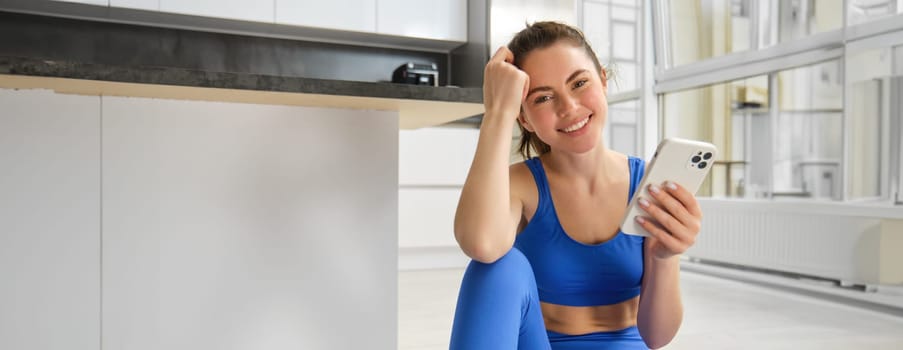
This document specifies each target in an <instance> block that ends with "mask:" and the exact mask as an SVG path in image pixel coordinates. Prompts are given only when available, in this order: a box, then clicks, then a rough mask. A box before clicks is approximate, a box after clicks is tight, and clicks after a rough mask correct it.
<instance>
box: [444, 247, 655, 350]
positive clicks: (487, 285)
mask: <svg viewBox="0 0 903 350" xmlns="http://www.w3.org/2000/svg"><path fill="white" fill-rule="evenodd" d="M449 348H450V349H452V350H457V349H468V350H483V349H492V350H509V349H511V350H513V349H518V350H526V349H529V350H533V349H544V350H547V349H554V350H589V349H593V350H605V349H629V350H633V349H643V350H646V349H648V348H647V347H646V344H645V343H644V342H643V339H642V338H641V337H640V333H639V331H638V330H637V328H636V326H633V327H629V328H626V329H623V330H618V331H613V332H598V333H590V334H582V335H567V334H561V333H555V332H552V331H546V327H545V324H544V323H543V319H542V310H540V308H539V292H538V290H537V288H536V278H535V277H534V276H533V269H532V268H531V267H530V262H529V261H527V257H525V256H524V254H523V253H521V252H520V251H519V250H517V248H511V251H509V252H508V253H507V254H505V256H503V257H502V258H501V259H499V260H497V261H496V262H494V263H492V264H483V263H480V262H477V261H471V262H470V265H468V266H467V270H466V271H465V272H464V280H463V281H462V282H461V291H460V293H459V294H458V306H457V309H456V310H455V320H454V324H453V325H452V334H451V345H450V346H449Z"/></svg>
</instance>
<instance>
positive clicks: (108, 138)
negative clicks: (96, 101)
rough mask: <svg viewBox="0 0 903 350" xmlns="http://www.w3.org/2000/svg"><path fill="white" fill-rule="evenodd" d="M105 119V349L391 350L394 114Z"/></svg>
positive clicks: (108, 111)
mask: <svg viewBox="0 0 903 350" xmlns="http://www.w3.org/2000/svg"><path fill="white" fill-rule="evenodd" d="M103 113H104V114H103V115H104V121H103V151H104V160H103V179H104V183H103V210H104V216H103V229H104V235H103V242H104V243H103V244H104V249H103V262H104V265H103V274H104V279H103V296H104V300H103V320H104V323H103V348H104V349H132V350H142V349H221V350H230V349H236V350H237V349H395V348H397V344H396V337H397V317H396V314H397V298H398V295H397V283H398V280H397V276H398V275H397V259H398V256H397V251H398V240H397V232H398V231H397V230H398V225H397V220H398V214H397V213H398V200H397V199H398V185H397V184H398V171H397V166H398V163H397V157H398V148H397V147H398V114H397V113H396V112H378V111H358V110H348V109H326V108H306V107H289V106H265V105H251V104H236V103H215V102H199V101H171V100H155V99H139V98H113V97H105V98H104V103H103ZM349 334H353V335H354V336H348V335H349Z"/></svg>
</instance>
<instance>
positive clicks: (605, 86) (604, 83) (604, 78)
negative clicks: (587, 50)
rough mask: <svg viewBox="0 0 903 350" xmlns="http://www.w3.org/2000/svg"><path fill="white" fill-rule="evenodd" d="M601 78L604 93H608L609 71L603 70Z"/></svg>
mask: <svg viewBox="0 0 903 350" xmlns="http://www.w3.org/2000/svg"><path fill="white" fill-rule="evenodd" d="M599 78H601V79H602V91H603V92H605V93H608V69H607V68H604V67H603V68H602V71H601V72H599Z"/></svg>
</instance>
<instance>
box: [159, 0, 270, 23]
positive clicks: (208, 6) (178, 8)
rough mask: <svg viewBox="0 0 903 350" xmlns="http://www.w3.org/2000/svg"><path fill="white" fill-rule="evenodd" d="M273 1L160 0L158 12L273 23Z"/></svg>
mask: <svg viewBox="0 0 903 350" xmlns="http://www.w3.org/2000/svg"><path fill="white" fill-rule="evenodd" d="M274 6H275V3H274V0H264V1H258V0H160V11H163V12H172V13H179V14H185V15H194V16H205V17H218V18H227V19H238V20H244V21H254V22H266V23H273V22H274V17H275V15H274Z"/></svg>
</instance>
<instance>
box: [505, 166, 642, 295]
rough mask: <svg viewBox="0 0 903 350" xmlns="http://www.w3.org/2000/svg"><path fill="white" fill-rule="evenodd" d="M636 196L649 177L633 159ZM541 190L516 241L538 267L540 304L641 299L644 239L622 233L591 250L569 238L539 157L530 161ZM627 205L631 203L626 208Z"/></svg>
mask: <svg viewBox="0 0 903 350" xmlns="http://www.w3.org/2000/svg"><path fill="white" fill-rule="evenodd" d="M628 162H629V164H630V194H629V197H628V201H629V198H632V197H633V193H634V192H635V191H636V187H637V185H638V184H639V182H640V179H642V178H643V171H644V169H645V166H644V164H645V162H644V161H643V160H642V159H639V158H635V157H630V158H629V159H628ZM526 164H527V166H528V167H529V168H530V172H532V173H533V178H534V180H536V187H537V190H538V191H539V203H538V204H537V206H536V213H535V214H533V218H532V219H531V220H530V222H529V223H528V224H527V226H526V227H525V228H524V229H523V231H521V232H520V233H519V234H518V235H517V238H516V239H515V241H514V246H515V247H516V248H517V249H518V250H520V251H521V252H523V253H524V255H525V256H526V257H527V259H528V260H529V261H530V265H531V266H532V267H533V274H534V275H535V276H536V285H537V287H538V288H539V300H541V301H544V302H547V303H552V304H559V305H569V306H595V305H610V304H617V303H620V302H622V301H625V300H628V299H631V298H634V297H636V296H637V295H639V294H640V284H641V283H642V280H643V240H644V238H643V237H642V236H631V235H627V234H625V233H624V232H621V231H619V232H618V233H617V234H616V235H615V236H614V237H613V238H612V239H610V240H608V241H605V242H603V243H600V244H595V245H589V244H585V243H581V242H578V241H576V240H574V239H573V238H571V237H570V236H568V235H567V233H565V232H564V229H563V228H562V227H561V223H560V222H559V221H558V214H556V213H555V207H554V205H553V203H552V195H551V192H549V181H548V179H547V178H546V173H545V171H544V170H543V168H542V163H541V162H540V161H539V158H531V159H529V160H527V161H526ZM626 205H627V204H626V203H625V206H626Z"/></svg>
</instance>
